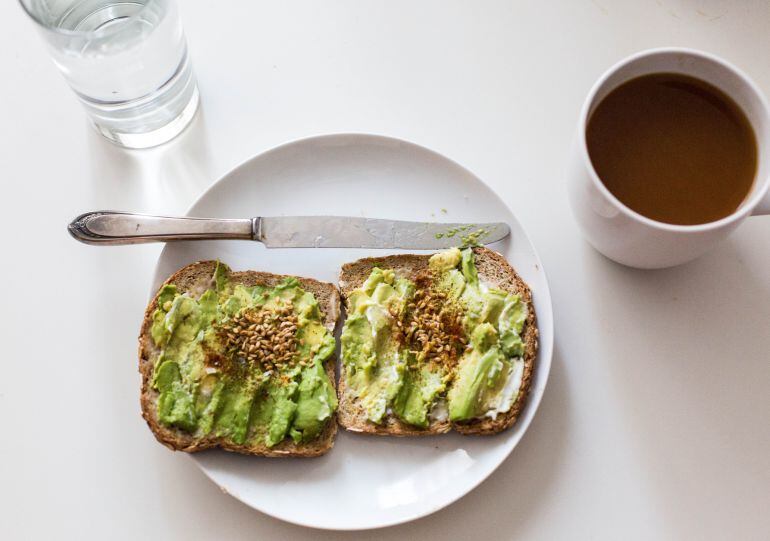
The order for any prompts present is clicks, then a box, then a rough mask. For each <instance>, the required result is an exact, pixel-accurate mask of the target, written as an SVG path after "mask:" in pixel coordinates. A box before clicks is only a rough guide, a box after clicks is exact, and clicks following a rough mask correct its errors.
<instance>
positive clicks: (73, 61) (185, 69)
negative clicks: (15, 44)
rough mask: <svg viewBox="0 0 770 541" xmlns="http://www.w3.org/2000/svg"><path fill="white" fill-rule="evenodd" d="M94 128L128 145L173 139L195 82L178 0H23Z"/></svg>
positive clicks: (189, 112) (186, 116) (192, 100)
mask: <svg viewBox="0 0 770 541" xmlns="http://www.w3.org/2000/svg"><path fill="white" fill-rule="evenodd" d="M19 1H20V3H21V5H22V7H23V8H24V9H25V10H26V12H27V13H28V14H29V16H30V17H31V18H32V19H33V20H34V21H35V22H36V23H37V24H38V26H39V28H40V30H41V32H42V34H43V37H44V39H45V41H46V43H47V44H48V48H49V49H50V52H51V55H52V56H53V60H54V63H55V64H56V66H57V67H58V68H59V70H60V71H61V73H62V75H64V78H65V79H66V80H67V82H68V83H69V85H70V86H71V87H72V90H74V92H75V94H76V95H77V97H78V98H79V99H80V102H81V103H82V104H83V106H84V107H85V109H86V112H87V113H88V116H89V117H90V119H91V121H92V122H93V124H94V126H95V127H96V129H97V130H98V131H99V133H101V134H102V135H104V136H105V137H106V138H107V139H109V140H111V141H113V142H115V143H117V144H119V145H122V146H125V147H128V148H147V147H152V146H155V145H159V144H161V143H165V142H166V141H169V140H170V139H173V138H174V137H176V136H177V135H178V134H179V133H180V132H181V131H182V130H183V129H184V128H185V127H186V126H187V125H188V124H189V123H190V121H191V120H192V118H193V116H194V114H195V111H196V109H197V108H198V88H197V85H196V83H195V77H194V75H193V72H192V67H191V65H190V59H189V57H188V54H187V44H186V41H185V37H184V33H183V31H182V24H181V20H180V18H179V11H178V8H177V5H176V3H175V2H174V0H118V1H114V0H112V1H111V0H19Z"/></svg>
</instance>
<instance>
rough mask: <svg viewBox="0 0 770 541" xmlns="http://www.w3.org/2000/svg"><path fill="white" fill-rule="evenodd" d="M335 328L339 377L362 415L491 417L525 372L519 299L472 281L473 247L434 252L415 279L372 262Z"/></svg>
mask: <svg viewBox="0 0 770 541" xmlns="http://www.w3.org/2000/svg"><path fill="white" fill-rule="evenodd" d="M348 305H349V306H348V318H347V320H346V321H345V326H344V328H343V331H342V362H343V363H344V365H345V369H346V370H345V377H346V384H347V386H348V387H349V388H350V390H351V392H352V393H353V394H354V395H355V396H356V397H357V398H358V399H359V402H360V404H361V405H362V406H363V408H364V409H365V411H366V414H367V417H368V419H369V420H370V421H372V422H374V423H381V422H383V420H384V418H385V416H386V415H389V414H393V415H395V416H397V417H398V418H399V419H400V420H401V421H403V422H405V423H408V424H410V425H413V426H416V427H427V426H428V425H429V424H430V421H431V420H432V419H437V420H443V419H445V418H446V417H447V415H448V417H449V419H450V420H451V421H469V420H472V419H477V418H484V417H490V418H493V419H494V418H496V417H497V415H498V414H500V413H504V412H507V411H509V410H510V408H511V405H512V404H513V402H514V401H515V399H516V397H517V396H518V392H519V388H520V387H521V378H522V374H523V371H524V362H523V360H522V356H523V354H524V344H523V342H522V339H521V332H522V329H523V327H524V322H525V321H526V319H527V306H526V304H525V303H524V302H523V301H522V300H521V299H520V297H519V296H518V295H514V294H512V293H508V292H506V291H502V290H500V289H495V288H493V287H490V286H489V285H487V284H485V283H484V282H482V281H480V280H479V277H478V274H477V271H476V265H475V262H474V254H473V251H472V249H470V248H467V249H465V250H462V251H460V250H459V249H457V248H453V249H451V250H448V251H446V252H441V253H438V254H435V255H433V256H432V257H431V258H430V262H429V266H428V268H427V269H426V270H424V271H421V272H420V273H419V274H418V275H417V276H416V277H415V279H414V281H411V280H408V279H406V278H402V277H398V276H396V273H395V271H394V270H392V269H382V268H374V269H373V270H372V271H371V274H370V275H369V277H368V279H367V280H366V281H365V282H364V284H363V285H362V286H361V287H360V288H358V289H356V290H355V291H353V292H352V293H351V294H350V295H349V297H348Z"/></svg>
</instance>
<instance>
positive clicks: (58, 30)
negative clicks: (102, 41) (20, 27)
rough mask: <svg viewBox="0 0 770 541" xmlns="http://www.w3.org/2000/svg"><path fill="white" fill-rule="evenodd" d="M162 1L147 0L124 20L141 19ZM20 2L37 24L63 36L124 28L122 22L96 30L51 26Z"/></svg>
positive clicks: (99, 33)
mask: <svg viewBox="0 0 770 541" xmlns="http://www.w3.org/2000/svg"><path fill="white" fill-rule="evenodd" d="M160 1H161V0H147V1H146V3H145V4H143V5H142V8H141V9H140V10H139V11H137V12H136V13H134V14H132V15H129V16H128V17H126V18H125V21H124V22H131V21H134V20H137V19H139V16H140V15H141V14H142V13H144V11H145V10H146V9H147V8H148V6H151V5H154V4H157V3H158V2H160ZM19 4H20V5H21V8H22V9H23V10H24V13H26V14H27V15H28V16H29V18H30V19H32V21H33V22H34V23H35V24H37V25H38V26H39V27H40V28H42V29H43V30H46V31H48V32H52V33H54V34H60V35H62V36H70V37H82V38H87V37H103V36H108V35H110V34H112V33H117V32H119V31H120V30H121V29H122V28H121V27H122V26H123V25H122V24H120V25H117V26H114V27H111V28H104V29H99V28H97V29H96V30H69V29H67V28H61V27H58V26H51V25H50V24H48V23H46V22H45V21H43V20H42V19H41V18H40V17H39V16H38V15H37V14H35V13H33V12H32V11H30V10H29V8H28V7H27V3H26V1H25V0H19Z"/></svg>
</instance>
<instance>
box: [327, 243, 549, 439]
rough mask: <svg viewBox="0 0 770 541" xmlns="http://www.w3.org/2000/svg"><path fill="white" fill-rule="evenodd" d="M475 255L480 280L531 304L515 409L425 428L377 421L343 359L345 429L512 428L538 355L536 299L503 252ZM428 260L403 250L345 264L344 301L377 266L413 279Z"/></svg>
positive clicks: (410, 432) (394, 432) (397, 432)
mask: <svg viewBox="0 0 770 541" xmlns="http://www.w3.org/2000/svg"><path fill="white" fill-rule="evenodd" d="M473 253H474V256H475V262H476V268H477V271H478V275H479V279H480V280H482V281H483V282H486V283H488V284H489V285H491V286H493V287H495V288H498V289H502V290H504V291H508V292H511V293H515V294H517V295H519V296H520V297H521V299H522V300H523V301H524V302H525V303H526V305H527V320H526V322H525V324H524V328H523V330H522V333H521V339H522V341H523V342H524V355H523V360H524V374H523V376H522V381H521V389H520V391H519V394H518V396H517V397H516V400H515V401H514V403H513V404H512V405H511V408H510V409H509V410H508V412H506V413H505V414H502V415H498V416H497V418H496V419H491V418H484V419H474V420H471V421H464V422H450V421H449V420H448V419H446V420H436V419H433V420H431V422H430V424H429V425H428V427H426V428H424V429H421V428H417V427H414V426H411V425H409V424H406V423H403V422H401V421H400V420H399V419H398V418H397V417H396V416H394V415H391V414H389V415H387V416H386V417H385V418H384V420H383V422H382V423H381V424H376V423H373V422H371V421H369V420H368V419H367V415H366V412H365V410H364V408H363V406H362V405H361V404H360V402H359V400H358V399H357V398H356V396H355V395H354V394H353V392H352V391H351V390H350V389H349V388H348V387H347V385H346V377H345V376H346V369H345V364H344V363H340V364H341V367H340V381H339V383H338V385H337V396H338V398H339V408H338V411H337V419H338V420H339V423H340V425H342V426H343V427H344V428H345V429H347V430H349V431H352V432H362V433H367V434H379V435H390V436H415V435H430V434H441V433H444V432H448V431H450V430H452V429H454V430H456V431H457V432H459V433H461V434H496V433H498V432H501V431H503V430H505V429H507V428H509V427H511V426H512V425H513V424H514V423H515V422H516V419H517V418H518V416H519V413H520V412H521V410H522V408H523V407H524V404H525V403H526V401H527V395H528V393H529V388H530V385H531V383H532V375H533V373H534V369H535V359H536V357H537V337H538V330H537V318H536V315H535V307H534V305H533V303H532V292H531V290H530V289H529V286H528V285H527V284H526V283H525V282H524V280H522V279H521V277H520V276H519V275H518V274H517V273H516V271H515V270H514V269H513V267H511V265H510V264H509V263H508V261H506V259H505V258H504V257H503V256H502V255H500V254H498V253H497V252H494V251H492V250H489V249H488V248H483V247H478V248H474V249H473ZM429 259H430V254H428V255H414V254H405V255H392V256H386V257H370V258H365V259H359V260H358V261H354V262H352V263H347V264H345V265H343V266H342V270H341V272H340V279H339V287H340V291H341V292H342V296H343V299H344V301H345V305H346V306H347V303H348V296H349V295H350V294H351V293H352V292H353V290H355V289H357V288H359V287H361V285H362V284H363V283H364V282H365V281H366V279H367V278H368V277H369V274H370V273H371V271H372V269H373V268H375V267H380V268H383V269H393V270H394V271H395V272H396V276H399V277H404V278H409V279H412V280H414V278H415V276H416V275H417V274H418V273H419V272H420V271H422V270H424V269H426V268H427V267H428V260H429Z"/></svg>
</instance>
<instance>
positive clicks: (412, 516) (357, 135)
mask: <svg viewBox="0 0 770 541" xmlns="http://www.w3.org/2000/svg"><path fill="white" fill-rule="evenodd" d="M335 138H337V139H350V140H355V139H364V140H369V141H372V142H375V143H376V142H379V143H390V144H394V143H397V144H399V145H406V146H409V147H413V148H415V149H417V150H419V151H421V152H427V153H428V154H431V155H433V156H434V157H437V158H440V159H441V160H444V161H446V162H448V163H449V164H451V165H452V166H453V167H456V168H457V169H458V170H460V171H462V172H463V173H465V174H467V175H469V176H470V177H472V178H473V179H474V180H476V181H477V182H480V183H481V184H483V185H484V186H485V187H486V188H487V189H488V190H489V191H491V192H492V193H493V194H494V195H495V196H496V197H497V198H498V200H499V201H500V203H502V205H503V206H504V208H505V210H507V211H508V212H509V213H510V215H511V216H513V217H514V219H515V220H516V221H517V222H518V225H519V227H520V229H521V232H522V233H523V235H524V237H525V238H526V241H527V243H528V245H529V247H531V250H532V254H533V255H534V257H535V260H536V262H537V265H538V266H539V269H538V272H540V273H541V274H542V276H543V280H542V282H543V287H542V289H541V290H540V291H538V296H540V297H541V300H538V303H539V304H540V303H543V304H544V305H545V306H546V307H547V311H548V313H549V316H550V318H549V319H550V323H551V332H550V333H549V335H548V336H546V337H543V336H542V333H540V336H539V337H538V338H539V340H538V341H539V343H540V345H539V348H538V363H537V365H536V370H538V371H539V372H541V373H542V372H543V370H545V373H544V374H543V375H542V376H541V377H542V378H543V383H542V386H541V387H539V388H537V389H534V388H533V389H532V390H530V395H529V397H528V399H527V403H526V404H525V406H524V407H525V408H526V409H532V416H531V417H530V418H529V419H527V420H524V422H525V425H524V426H523V428H522V430H521V432H520V434H519V436H518V438H515V439H514V441H513V443H512V444H511V446H510V449H508V451H507V452H505V453H504V454H503V455H501V457H500V458H499V460H497V463H496V464H494V466H493V467H492V468H490V469H489V471H488V472H486V473H485V474H484V475H480V476H479V477H478V478H477V479H475V480H474V481H473V482H472V483H470V484H469V486H467V487H465V488H464V489H462V490H461V491H460V492H458V494H456V495H455V496H454V497H452V498H450V499H449V500H448V501H446V502H443V503H442V504H440V505H437V506H431V507H429V508H427V509H421V510H418V511H415V512H412V513H405V514H404V516H403V517H400V518H397V519H395V520H389V521H379V522H377V523H375V524H371V525H367V526H360V525H355V526H351V527H339V526H329V525H319V524H315V523H312V522H308V521H304V520H302V519H297V518H294V517H291V516H285V515H281V514H277V513H274V512H270V511H267V510H265V509H262V508H259V507H257V506H255V505H253V504H252V503H251V502H250V501H247V499H245V498H244V497H242V496H241V495H240V494H239V492H238V491H237V490H233V489H232V488H231V487H229V486H227V485H226V484H224V483H220V482H219V481H217V480H216V479H214V477H213V476H212V474H211V473H210V472H209V471H208V470H207V469H206V468H205V467H204V466H203V464H202V463H201V461H200V460H198V459H197V457H196V455H195V454H194V453H193V454H187V458H188V459H190V460H192V461H193V462H194V463H195V465H196V466H197V467H198V469H199V470H200V471H201V472H203V474H204V475H205V476H206V477H207V478H208V479H209V480H210V481H211V482H212V483H214V484H215V485H216V486H217V487H219V489H220V490H221V491H222V492H224V493H225V494H227V495H229V496H231V497H233V498H235V499H236V500H238V501H239V502H241V503H243V504H244V505H246V506H247V507H249V508H251V509H254V510H255V511H258V512H260V513H264V514H265V515H268V516H270V517H273V518H276V519H278V520H281V521H284V522H287V523H290V524H296V525H298V526H303V527H307V528H314V529H319V530H327V531H366V530H374V529H379V528H386V527H390V526H397V525H399V524H405V523H408V522H412V521H414V520H418V519H420V518H423V517H427V516H430V515H432V514H434V513H436V512H437V511H440V510H441V509H444V508H446V507H449V506H450V505H452V504H454V503H456V502H457V501H459V500H460V499H462V498H463V497H465V496H467V495H468V494H469V493H471V492H472V491H473V490H475V489H476V488H478V487H479V485H481V484H482V483H483V482H484V481H486V480H487V479H488V478H489V477H490V476H491V475H492V474H493V473H494V472H495V471H497V469H498V468H499V467H500V465H501V464H502V463H503V462H504V461H505V460H507V459H508V457H510V455H511V453H513V450H514V449H515V448H516V447H517V446H518V445H519V442H521V440H522V438H523V437H524V435H525V434H526V432H527V431H528V430H529V427H530V425H531V423H532V420H533V419H534V418H535V415H536V414H537V411H538V410H539V408H540V403H541V402H542V398H543V395H544V394H545V389H546V387H547V385H548V380H549V378H550V373H551V365H552V361H553V346H554V334H555V332H554V318H553V301H552V298H551V291H550V285H549V282H548V275H547V273H546V270H545V267H544V266H543V262H542V260H541V258H540V254H539V253H538V251H537V249H536V247H535V245H534V244H533V243H532V241H531V239H530V238H529V235H528V234H527V231H526V229H525V228H524V226H523V225H522V224H521V222H520V221H519V219H518V217H517V216H516V215H515V214H514V213H513V211H512V210H511V209H510V207H509V206H508V204H507V203H506V202H505V200H504V199H503V198H502V197H500V195H499V194H498V192H497V190H495V189H493V188H492V187H491V186H490V185H489V184H487V183H486V182H485V181H484V180H483V179H482V178H481V177H479V176H478V175H476V174H475V173H474V172H473V171H471V170H470V169H468V168H467V167H465V166H463V165H462V164H460V163H458V162H456V161H455V160H453V159H452V158H449V157H447V156H446V155H444V154H442V153H440V152H437V151H435V150H433V149H431V148H428V147H426V146H423V145H420V144H419V143H414V142H412V141H408V140H406V139H401V138H399V137H393V136H389V135H382V134H376V133H366V132H331V133H321V134H315V135H308V136H304V137H300V138H297V139H291V140H288V141H285V142H283V143H280V144H278V145H275V146H272V147H269V148H266V149H265V150H262V151H260V152H258V153H256V154H254V155H252V156H250V157H248V158H246V159H245V160H242V161H241V162H239V163H238V164H236V165H235V166H233V167H231V168H230V169H228V170H227V171H226V172H225V173H224V174H223V175H221V176H220V177H219V178H217V179H216V180H215V181H214V182H212V183H211V184H210V185H209V186H208V187H207V188H206V189H204V190H203V191H202V192H201V193H200V194H199V195H198V197H196V198H195V200H194V201H193V202H192V203H191V204H190V205H189V206H188V207H187V208H186V210H185V211H184V214H183V216H186V217H192V216H195V215H194V214H191V213H192V210H193V209H194V208H195V207H196V206H197V205H198V204H200V203H201V201H202V200H203V199H204V198H206V197H207V196H208V195H209V193H210V192H211V191H213V190H214V189H215V188H216V187H217V186H218V185H219V184H220V183H222V182H225V181H226V179H227V178H228V177H231V176H233V175H235V174H236V173H237V172H238V171H240V170H241V169H243V168H244V167H246V166H247V165H248V164H250V163H251V162H253V161H256V160H259V159H263V158H264V157H266V156H268V155H270V154H273V153H276V152H280V151H281V150H283V149H285V148H287V147H291V146H295V145H301V144H307V143H311V142H313V141H319V140H324V139H335ZM168 246H169V244H166V245H165V246H164V247H163V249H162V250H161V252H160V254H159V255H158V258H157V260H156V262H155V268H154V269H153V283H152V284H151V289H150V299H152V297H153V296H154V295H155V292H156V289H157V288H156V287H155V285H156V283H157V282H158V279H159V277H158V270H159V267H160V263H161V260H162V259H163V258H164V256H165V254H166V250H167V249H168ZM161 283H162V282H161ZM540 317H541V316H540V314H538V319H539V318H540ZM543 338H545V342H544V341H543ZM544 346H547V350H548V357H547V358H543V357H541V355H542V351H543V349H544ZM517 423H518V421H517ZM514 426H515V425H514ZM511 429H513V427H511ZM338 430H344V428H341V427H338ZM333 451H334V449H333V448H332V449H331V450H330V451H329V452H333Z"/></svg>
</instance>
